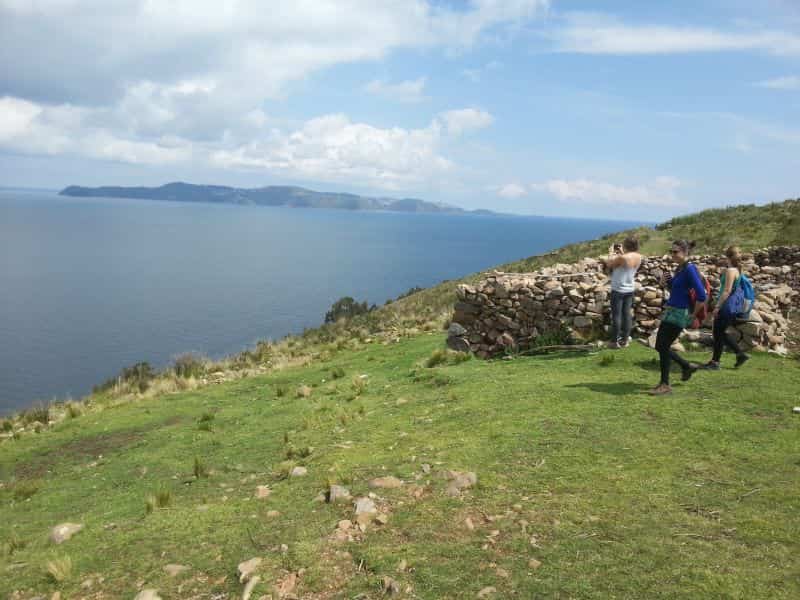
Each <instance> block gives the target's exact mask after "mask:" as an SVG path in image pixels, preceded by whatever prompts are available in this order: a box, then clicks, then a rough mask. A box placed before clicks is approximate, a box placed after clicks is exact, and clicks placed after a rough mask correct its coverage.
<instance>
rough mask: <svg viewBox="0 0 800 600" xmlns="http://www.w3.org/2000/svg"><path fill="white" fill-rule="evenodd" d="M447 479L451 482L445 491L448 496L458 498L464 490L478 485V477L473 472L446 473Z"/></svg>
mask: <svg viewBox="0 0 800 600" xmlns="http://www.w3.org/2000/svg"><path fill="white" fill-rule="evenodd" d="M445 477H446V478H447V479H448V480H449V482H450V483H448V484H447V489H445V493H446V494H447V495H448V496H458V495H460V494H461V491H462V490H466V489H468V488H471V487H472V486H474V485H475V484H477V483H478V476H477V475H476V474H475V473H473V472H472V471H446V472H445Z"/></svg>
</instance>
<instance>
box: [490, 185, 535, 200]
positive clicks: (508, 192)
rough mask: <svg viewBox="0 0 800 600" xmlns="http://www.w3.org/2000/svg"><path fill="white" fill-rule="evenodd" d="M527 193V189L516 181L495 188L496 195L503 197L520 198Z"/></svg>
mask: <svg viewBox="0 0 800 600" xmlns="http://www.w3.org/2000/svg"><path fill="white" fill-rule="evenodd" d="M527 194H528V190H527V189H526V188H525V187H524V186H521V185H520V184H518V183H507V184H505V185H504V186H501V187H500V189H498V190H497V195H498V196H502V197H503V198H521V197H522V196H526V195H527Z"/></svg>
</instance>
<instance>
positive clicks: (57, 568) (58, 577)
mask: <svg viewBox="0 0 800 600" xmlns="http://www.w3.org/2000/svg"><path fill="white" fill-rule="evenodd" d="M45 568H46V570H47V574H48V575H49V576H50V578H51V579H52V580H53V581H54V582H55V583H61V582H62V581H66V580H67V579H69V578H70V576H71V575H72V559H71V558H70V557H69V556H61V557H59V558H53V559H52V560H48V561H47V564H46V565H45Z"/></svg>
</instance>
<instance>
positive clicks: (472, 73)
mask: <svg viewBox="0 0 800 600" xmlns="http://www.w3.org/2000/svg"><path fill="white" fill-rule="evenodd" d="M502 68H503V63H500V62H498V61H496V60H492V61H489V62H488V63H486V64H485V65H483V66H480V67H474V68H471V69H462V70H461V74H462V75H463V76H464V77H466V78H467V79H469V80H470V81H471V82H472V83H480V81H481V79H482V78H483V76H484V75H485V74H486V73H488V72H490V71H496V70H498V69H502Z"/></svg>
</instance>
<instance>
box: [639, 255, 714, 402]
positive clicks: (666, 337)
mask: <svg viewBox="0 0 800 600" xmlns="http://www.w3.org/2000/svg"><path fill="white" fill-rule="evenodd" d="M692 248H694V242H692V243H690V242H687V241H686V240H676V241H675V242H673V243H672V249H671V251H670V256H671V257H672V260H673V261H674V262H675V263H677V268H676V269H675V273H673V275H672V277H671V280H670V282H669V288H670V295H669V300H667V305H666V307H665V309H664V313H663V315H662V316H661V324H660V325H659V327H658V333H657V334H656V350H657V351H658V357H659V363H660V367H661V380H660V381H659V384H658V385H657V386H656V387H655V388H653V389H652V390H650V393H651V394H652V395H654V396H662V395H664V394H669V393H671V392H672V388H671V387H670V385H669V370H670V367H671V366H672V361H675V362H676V363H678V364H679V365H680V367H681V370H682V375H681V380H682V381H689V379H690V378H691V377H692V375H693V374H694V373H695V372H696V371H697V369H698V367H697V366H695V365H692V364H690V363H689V362H688V361H687V360H685V359H684V358H683V357H681V356H680V355H679V354H678V353H677V352H675V351H673V350H672V344H673V343H674V342H675V340H677V339H678V336H679V335H680V334H681V332H682V331H683V330H684V329H685V328H686V327H688V326H689V325H691V324H692V322H693V321H694V319H695V311H696V310H697V308H698V307H700V306H702V305H703V304H704V303H705V301H706V298H707V295H706V288H705V285H704V284H703V280H702V277H701V276H700V272H699V271H698V270H697V267H696V266H695V265H694V264H692V263H691V262H690V261H689V253H690V251H691V249H692ZM691 291H694V298H695V303H694V306H693V305H692V298H691V296H692V295H691V294H690V292H691Z"/></svg>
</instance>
